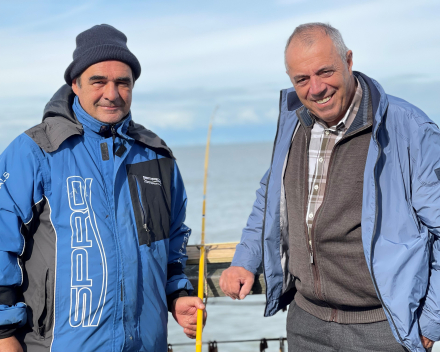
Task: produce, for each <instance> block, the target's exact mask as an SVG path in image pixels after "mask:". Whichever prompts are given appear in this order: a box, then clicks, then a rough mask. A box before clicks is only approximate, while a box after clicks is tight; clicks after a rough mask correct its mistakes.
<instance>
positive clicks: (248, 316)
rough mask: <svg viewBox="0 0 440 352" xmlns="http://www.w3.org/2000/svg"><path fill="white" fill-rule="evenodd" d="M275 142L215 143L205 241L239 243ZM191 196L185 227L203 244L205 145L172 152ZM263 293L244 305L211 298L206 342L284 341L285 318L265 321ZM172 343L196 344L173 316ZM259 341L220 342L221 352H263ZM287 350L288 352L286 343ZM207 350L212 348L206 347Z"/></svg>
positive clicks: (282, 315)
mask: <svg viewBox="0 0 440 352" xmlns="http://www.w3.org/2000/svg"><path fill="white" fill-rule="evenodd" d="M272 146H273V145H272V143H258V144H242V145H239V144H237V145H233V144H231V145H213V146H211V150H210V157H209V169H208V170H209V171H208V187H207V196H206V235H205V242H206V243H216V242H238V241H240V237H241V231H242V229H243V227H244V226H245V225H246V221H247V218H248V216H249V213H250V211H251V209H252V204H253V202H254V201H255V191H256V189H257V188H259V186H260V183H259V182H260V179H261V178H262V177H263V175H264V173H265V172H266V170H267V169H268V167H269V165H270V159H271V156H272ZM173 152H174V154H175V156H176V158H177V164H178V166H179V169H180V172H181V174H182V177H183V180H184V182H185V188H186V192H187V194H188V207H187V218H186V221H185V223H186V224H187V225H188V226H190V227H191V228H192V235H191V237H190V240H189V244H198V243H200V234H201V223H202V201H203V176H204V159H205V147H203V146H199V147H181V148H173ZM264 301H265V297H264V295H253V296H248V297H247V298H246V299H244V300H243V301H233V300H232V299H230V298H229V297H221V298H212V297H211V298H209V299H208V305H207V311H208V322H207V325H206V327H205V329H204V331H203V341H206V342H207V341H214V340H216V341H225V340H245V339H262V338H279V337H285V336H286V315H287V313H284V312H279V313H278V314H276V315H275V316H274V317H270V318H264V317H263V314H264ZM168 320H169V324H168V342H169V343H171V344H177V343H182V342H183V343H185V342H191V341H193V342H195V341H194V340H190V339H188V338H187V337H186V335H185V334H184V333H183V329H182V328H181V327H180V326H179V325H178V324H177V323H176V322H175V321H174V319H173V317H172V316H171V314H169V317H168ZM268 345H269V348H268V349H267V351H279V342H278V341H274V342H271V341H269V342H268ZM259 346H260V343H259V342H249V343H237V344H235V343H234V344H219V345H218V350H219V352H227V351H230V352H232V351H234V352H235V351H256V352H257V351H259V350H260V349H259ZM285 346H286V351H287V344H285ZM194 350H195V347H194V345H192V346H177V345H176V346H173V351H174V352H178V351H182V352H186V351H194ZM203 351H208V346H207V345H204V346H203Z"/></svg>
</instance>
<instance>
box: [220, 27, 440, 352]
mask: <svg viewBox="0 0 440 352" xmlns="http://www.w3.org/2000/svg"><path fill="white" fill-rule="evenodd" d="M285 63H286V70H287V74H288V75H289V77H290V79H291V81H292V83H293V88H290V89H286V90H283V91H282V92H281V100H280V118H279V122H278V131H277V135H276V138H275V144H274V150H273V156H272V162H271V166H270V168H269V170H268V171H267V172H266V174H265V175H264V177H263V179H262V180H261V188H260V189H259V190H258V191H257V200H256V202H255V203H254V207H253V210H252V213H251V215H250V217H249V220H248V223H247V226H246V228H245V229H244V230H243V236H242V239H241V242H240V244H239V245H238V246H237V249H236V253H235V256H234V259H233V261H232V265H231V267H230V268H229V269H227V270H225V271H224V272H223V275H222V277H221V280H220V285H221V288H222V290H223V291H224V292H225V294H226V295H228V296H230V297H231V298H233V299H243V298H244V297H246V295H247V294H249V292H250V290H251V288H252V285H253V283H254V277H255V273H256V272H257V270H258V268H259V267H260V265H262V266H263V268H264V275H265V280H266V298H267V302H266V309H265V316H271V315H274V314H275V313H276V312H277V311H278V310H280V309H282V308H284V307H285V306H286V305H288V304H290V307H289V313H288V317H287V339H288V342H289V351H290V352H292V351H320V352H322V351H324V352H326V351H414V352H415V351H417V352H418V351H425V350H430V349H431V348H432V345H433V343H434V342H433V341H438V340H440V297H439V296H438V292H440V265H439V262H440V240H439V238H440V158H439V155H440V131H439V129H438V127H437V126H436V125H435V124H434V123H433V122H432V121H431V120H430V119H429V118H428V117H427V116H426V115H425V114H424V113H423V112H422V111H421V110H420V109H418V108H417V107H415V106H413V105H411V104H410V103H408V102H406V101H404V100H402V99H399V98H396V97H393V96H391V95H387V94H386V93H385V92H384V90H383V88H382V87H381V86H380V85H379V83H377V82H376V81H374V80H373V79H371V78H369V77H368V76H366V75H365V74H363V73H360V72H355V71H352V66H353V53H352V51H351V50H348V49H347V47H346V46H345V44H344V41H343V39H342V36H341V34H340V33H339V31H338V30H336V29H335V28H333V27H331V26H330V25H327V24H323V23H309V24H303V25H301V26H299V27H297V28H296V29H295V31H294V32H293V34H292V35H291V36H290V38H289V40H288V42H287V45H286V49H285ZM393 336H394V338H393Z"/></svg>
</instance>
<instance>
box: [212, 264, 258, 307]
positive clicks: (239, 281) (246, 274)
mask: <svg viewBox="0 0 440 352" xmlns="http://www.w3.org/2000/svg"><path fill="white" fill-rule="evenodd" d="M254 281H255V275H254V274H252V273H251V272H250V271H248V270H246V269H245V268H242V267H241V266H231V267H229V268H228V269H226V270H225V271H223V273H222V276H220V288H221V289H222V291H223V292H224V293H225V295H226V296H229V297H231V298H232V299H234V300H235V299H244V298H245V297H246V296H247V295H248V294H249V292H251V289H252V285H253V284H254Z"/></svg>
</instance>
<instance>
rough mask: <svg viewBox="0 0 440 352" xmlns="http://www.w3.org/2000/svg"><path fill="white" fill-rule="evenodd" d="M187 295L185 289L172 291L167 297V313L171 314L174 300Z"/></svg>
mask: <svg viewBox="0 0 440 352" xmlns="http://www.w3.org/2000/svg"><path fill="white" fill-rule="evenodd" d="M188 296H189V293H188V291H187V290H185V289H181V290H177V291H174V292H173V293H170V294H169V295H168V296H167V305H168V311H169V312H171V310H172V308H173V301H174V300H175V299H176V298H180V297H188Z"/></svg>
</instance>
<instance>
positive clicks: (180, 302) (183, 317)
mask: <svg viewBox="0 0 440 352" xmlns="http://www.w3.org/2000/svg"><path fill="white" fill-rule="evenodd" d="M197 309H203V326H205V323H206V318H207V316H208V314H207V313H206V310H205V305H204V304H203V302H202V300H201V299H200V298H198V297H179V298H176V299H175V300H174V302H173V306H172V308H171V313H172V314H173V317H174V319H175V320H176V321H177V323H178V324H179V325H180V326H181V327H182V328H183V332H184V333H185V334H186V336H188V337H189V338H190V339H195V338H196V331H197Z"/></svg>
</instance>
